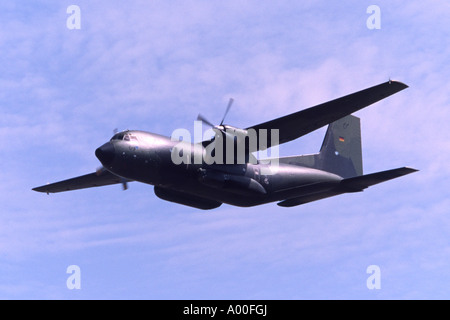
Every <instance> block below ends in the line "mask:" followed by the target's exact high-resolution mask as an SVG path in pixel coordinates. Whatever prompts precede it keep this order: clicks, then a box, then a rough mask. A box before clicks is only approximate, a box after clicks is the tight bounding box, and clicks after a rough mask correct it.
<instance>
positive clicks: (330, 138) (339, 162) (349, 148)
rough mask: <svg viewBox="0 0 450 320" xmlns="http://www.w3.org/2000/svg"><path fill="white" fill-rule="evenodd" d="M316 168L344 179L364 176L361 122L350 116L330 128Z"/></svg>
mask: <svg viewBox="0 0 450 320" xmlns="http://www.w3.org/2000/svg"><path fill="white" fill-rule="evenodd" d="M315 167H316V168H318V169H321V170H325V171H328V172H332V173H335V174H337V175H340V176H341V177H343V178H350V177H355V176H360V175H362V174H363V165H362V148H361V122H360V119H359V118H358V117H355V116H352V115H349V116H346V117H344V118H342V119H339V120H337V121H335V122H333V123H331V124H330V125H329V126H328V129H327V133H326V135H325V138H324V140H323V143H322V147H321V148H320V153H319V154H318V155H317V158H316V163H315Z"/></svg>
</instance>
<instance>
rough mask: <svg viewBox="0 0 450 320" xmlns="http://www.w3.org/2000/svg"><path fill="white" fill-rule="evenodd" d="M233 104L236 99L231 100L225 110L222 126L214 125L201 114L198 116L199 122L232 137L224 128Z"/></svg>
mask: <svg viewBox="0 0 450 320" xmlns="http://www.w3.org/2000/svg"><path fill="white" fill-rule="evenodd" d="M233 102H234V99H233V98H230V101H229V102H228V105H227V108H226V110H225V114H224V115H223V117H222V121H220V124H219V125H218V126H217V125H213V124H212V123H211V122H210V121H209V120H208V119H206V118H205V117H204V116H202V115H201V114H199V115H198V116H197V120H199V121H201V122H203V123H205V124H206V125H208V126H210V127H211V128H213V129H217V130H219V131H220V132H222V133H223V134H225V135H227V136H230V134H229V133H227V132H226V131H225V128H224V127H223V122H224V121H225V117H226V116H227V114H228V111H230V108H231V105H232V104H233Z"/></svg>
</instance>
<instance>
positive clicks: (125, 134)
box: [111, 131, 137, 141]
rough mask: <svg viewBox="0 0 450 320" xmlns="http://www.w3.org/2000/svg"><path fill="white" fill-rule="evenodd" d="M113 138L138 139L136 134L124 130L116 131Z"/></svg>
mask: <svg viewBox="0 0 450 320" xmlns="http://www.w3.org/2000/svg"><path fill="white" fill-rule="evenodd" d="M111 140H124V141H137V138H136V136H135V135H133V134H131V133H129V132H127V131H124V132H119V133H116V134H115V135H114V136H113V137H112V138H111Z"/></svg>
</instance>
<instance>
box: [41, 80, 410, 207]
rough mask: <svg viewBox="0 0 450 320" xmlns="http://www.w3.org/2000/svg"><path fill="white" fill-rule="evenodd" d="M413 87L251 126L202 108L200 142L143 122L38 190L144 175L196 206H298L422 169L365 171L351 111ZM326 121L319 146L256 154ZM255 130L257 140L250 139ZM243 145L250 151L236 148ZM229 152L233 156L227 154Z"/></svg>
mask: <svg viewBox="0 0 450 320" xmlns="http://www.w3.org/2000/svg"><path fill="white" fill-rule="evenodd" d="M407 87H408V86H407V85H405V84H403V83H401V82H398V81H393V80H389V81H387V82H385V83H381V84H379V85H376V86H373V87H370V88H367V89H364V90H361V91H358V92H355V93H352V94H349V95H346V96H344V97H341V98H338V99H335V100H332V101H329V102H325V103H322V104H319V105H317V106H314V107H311V108H308V109H304V110H301V111H298V112H295V113H292V114H290V115H287V116H284V117H280V118H277V119H274V120H271V121H267V122H264V123H261V124H257V125H254V126H251V127H248V128H246V129H239V128H235V127H232V126H230V125H225V124H223V122H224V119H222V121H221V123H220V125H216V126H214V125H213V124H211V123H210V122H209V121H207V120H206V119H205V118H204V117H202V116H201V115H199V116H198V118H197V119H198V120H200V121H202V123H204V124H207V125H209V126H211V127H212V128H213V131H214V133H215V134H214V136H213V137H212V138H211V139H205V140H203V141H202V142H199V143H192V144H191V143H188V142H180V141H179V140H177V139H171V138H169V137H165V136H162V135H158V134H155V133H150V132H145V131H138V130H126V131H122V132H116V133H115V134H114V136H113V137H112V138H111V140H110V141H109V142H106V143H105V144H103V145H102V146H101V147H99V148H98V149H97V150H96V151H95V155H96V156H97V158H98V159H99V160H100V162H101V163H102V167H101V168H100V169H98V170H97V171H96V172H93V173H90V174H87V175H83V176H80V177H76V178H72V179H68V180H64V181H60V182H56V183H52V184H47V185H44V186H41V187H37V188H34V189H33V190H35V191H39V192H45V193H47V194H49V193H56V192H63V191H69V190H77V189H84V188H90V187H100V186H105V185H111V184H122V185H123V188H124V189H127V183H129V182H131V181H138V182H143V183H147V184H151V185H154V192H155V194H156V195H157V196H158V197H159V198H161V199H163V200H167V201H171V202H175V203H178V204H183V205H187V206H191V207H195V208H198V209H214V208H217V207H219V206H220V205H222V203H226V204H230V205H234V206H241V207H250V206H255V205H260V204H265V203H269V202H274V201H277V202H278V203H277V204H278V205H279V206H281V207H292V206H297V205H301V204H305V203H308V202H311V201H315V200H320V199H324V198H328V197H332V196H336V195H339V194H343V193H349V192H359V191H363V190H364V189H366V188H368V187H370V186H372V185H375V184H377V183H380V182H384V181H387V180H390V179H394V178H397V177H400V176H403V175H406V174H409V173H412V172H415V171H417V170H416V169H412V168H409V167H402V168H397V169H392V170H387V171H381V172H376V173H371V174H363V166H362V152H361V128H360V119H359V118H357V117H356V116H353V115H351V114H352V113H354V112H356V111H357V110H360V109H362V108H364V107H367V106H369V105H371V104H373V103H375V102H377V101H379V100H382V99H384V98H386V97H388V96H390V95H392V94H394V93H397V92H399V91H401V90H403V89H405V88H407ZM231 103H232V100H230V103H229V104H228V107H227V109H226V112H225V115H224V118H225V116H226V115H227V113H228V111H229V109H230V106H231ZM327 124H328V125H329V126H328V129H327V131H326V135H325V138H324V141H323V143H322V147H321V149H320V151H319V153H316V154H310V155H301V156H289V157H277V158H276V159H269V160H268V161H263V159H256V157H255V156H254V153H255V152H257V151H261V150H266V149H267V148H271V147H272V148H274V147H277V146H278V145H280V144H283V143H286V142H289V141H292V140H294V139H297V138H299V137H301V136H303V135H305V134H307V133H309V132H312V131H314V130H316V129H319V128H321V127H323V126H325V125H327ZM250 132H252V133H253V135H250V134H249V133H250ZM252 137H253V138H255V139H256V141H254V143H250V140H252V139H251V138H252ZM274 138H275V139H274ZM221 139H222V140H221ZM255 139H253V140H255ZM229 145H231V146H232V147H231V148H229V147H228V146H229ZM225 146H226V147H225ZM238 149H239V150H241V151H243V153H244V156H239V152H234V151H238ZM186 150H187V151H186ZM231 152H233V154H232V156H231V159H232V160H234V161H228V160H229V158H230V157H229V154H230V153H231ZM219 154H221V155H220V156H221V157H223V156H226V157H227V161H222V160H223V158H220V157H219V156H218V155H219ZM174 155H175V157H174ZM177 156H179V157H178V158H177ZM174 159H175V160H177V159H178V160H180V159H181V160H182V161H178V162H177V161H174ZM211 160H213V161H211Z"/></svg>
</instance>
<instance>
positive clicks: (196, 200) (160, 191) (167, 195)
mask: <svg viewBox="0 0 450 320" xmlns="http://www.w3.org/2000/svg"><path fill="white" fill-rule="evenodd" d="M154 191H155V194H156V196H157V197H158V198H160V199H163V200H166V201H170V202H175V203H179V204H184V205H185V206H189V207H194V208H197V209H203V210H209V209H215V208H218V207H220V206H221V205H222V203H221V202H218V201H214V200H210V199H206V198H201V197H198V196H194V195H191V194H187V193H183V192H179V191H175V190H169V189H165V188H161V187H157V186H155V189H154Z"/></svg>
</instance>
